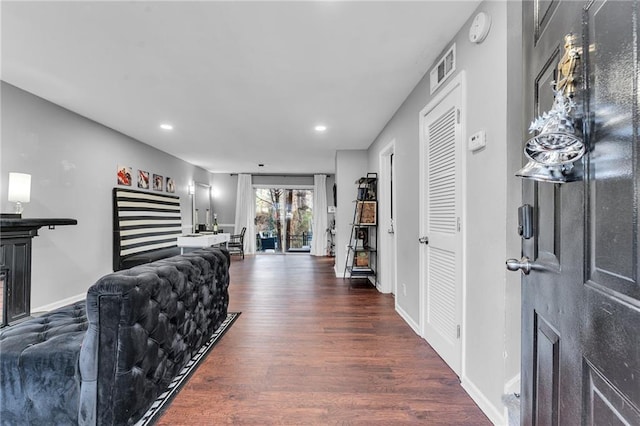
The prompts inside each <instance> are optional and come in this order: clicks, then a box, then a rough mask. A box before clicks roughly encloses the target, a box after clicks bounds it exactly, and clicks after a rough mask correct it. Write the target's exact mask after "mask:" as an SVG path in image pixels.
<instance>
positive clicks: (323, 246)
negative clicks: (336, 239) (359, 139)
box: [311, 175, 327, 256]
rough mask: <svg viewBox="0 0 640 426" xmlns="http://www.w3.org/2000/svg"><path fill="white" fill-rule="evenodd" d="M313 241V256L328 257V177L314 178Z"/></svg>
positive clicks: (319, 176) (317, 176)
mask: <svg viewBox="0 0 640 426" xmlns="http://www.w3.org/2000/svg"><path fill="white" fill-rule="evenodd" d="M311 231H312V232H313V239H312V240H311V255H313V256H326V255H327V176H326V175H315V176H314V177H313V226H312V227H311Z"/></svg>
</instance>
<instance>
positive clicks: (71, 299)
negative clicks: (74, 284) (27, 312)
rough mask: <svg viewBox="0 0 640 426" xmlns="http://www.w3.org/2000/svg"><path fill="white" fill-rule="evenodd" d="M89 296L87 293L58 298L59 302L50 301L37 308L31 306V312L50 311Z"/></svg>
mask: <svg viewBox="0 0 640 426" xmlns="http://www.w3.org/2000/svg"><path fill="white" fill-rule="evenodd" d="M86 298H87V293H86V292H85V293H80V294H76V295H75V296H71V297H67V298H66V299H62V300H58V301H57V302H53V303H49V304H48V305H42V306H38V307H35V308H31V312H34V313H35V312H49V311H52V310H54V309H58V308H61V307H63V306H66V305H69V304H71V303H75V302H79V301H81V300H83V299H86Z"/></svg>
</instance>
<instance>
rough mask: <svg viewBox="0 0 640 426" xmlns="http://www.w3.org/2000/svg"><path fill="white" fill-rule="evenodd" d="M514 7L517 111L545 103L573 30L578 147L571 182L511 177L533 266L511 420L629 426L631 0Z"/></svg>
mask: <svg viewBox="0 0 640 426" xmlns="http://www.w3.org/2000/svg"><path fill="white" fill-rule="evenodd" d="M523 10H524V16H523V24H524V25H523V27H524V41H525V42H524V46H525V54H524V58H525V62H524V70H525V85H526V87H525V116H526V117H527V119H528V120H529V119H533V118H534V117H537V116H538V115H541V114H542V113H544V112H545V111H548V110H549V108H550V106H551V102H552V101H553V93H552V91H551V89H550V87H549V86H548V83H549V81H552V80H554V79H556V78H557V76H556V75H555V74H556V69H557V63H558V61H559V60H560V58H561V57H562V55H563V53H564V46H563V38H564V36H565V35H566V34H569V33H573V34H574V35H576V36H578V37H577V44H578V48H579V49H580V61H581V65H580V66H579V67H578V70H579V75H578V77H579V78H578V81H577V86H576V87H577V91H576V94H575V97H574V101H575V103H576V107H575V108H574V111H573V115H574V118H575V119H576V128H577V129H578V136H581V137H583V139H584V140H585V143H586V145H587V148H588V149H587V155H586V156H585V158H584V159H583V160H582V161H581V162H579V163H577V164H576V167H578V168H579V171H580V173H581V174H582V175H583V176H584V180H583V181H582V182H573V183H564V184H552V183H546V182H533V181H530V180H524V181H523V184H522V190H523V202H524V203H528V204H531V205H533V206H534V209H535V216H536V223H535V232H534V237H533V238H531V239H530V240H523V241H522V254H523V255H524V256H527V257H528V258H530V259H532V260H533V270H532V272H531V273H530V274H529V275H526V276H523V280H522V283H523V287H522V419H521V421H522V423H523V424H527V425H528V424H541V425H542V424H544V425H547V424H579V423H582V424H593V425H604V424H607V425H609V424H611V425H614V424H640V408H639V407H640V374H639V372H640V327H639V326H638V324H640V285H639V284H640V283H639V282H638V276H639V275H640V272H639V268H640V266H639V262H638V245H639V242H640V240H639V234H640V232H639V231H640V230H639V227H638V209H639V206H640V197H639V195H638V192H639V188H640V173H639V167H638V161H639V160H638V158H639V156H640V152H638V150H639V147H638V84H639V81H640V80H639V79H638V75H639V72H638V46H637V40H638V36H637V21H638V1H637V0H634V1H625V2H618V1H585V2H575V1H560V0H558V1H553V2H543V1H528V2H525V3H524V9H523ZM550 10H552V13H551V14H549V11H550ZM523 137H524V139H525V140H526V139H527V138H528V137H529V135H528V134H524V135H523Z"/></svg>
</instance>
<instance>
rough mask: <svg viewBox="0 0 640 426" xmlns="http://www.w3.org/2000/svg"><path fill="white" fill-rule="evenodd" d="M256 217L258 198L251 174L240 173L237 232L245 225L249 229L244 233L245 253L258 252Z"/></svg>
mask: <svg viewBox="0 0 640 426" xmlns="http://www.w3.org/2000/svg"><path fill="white" fill-rule="evenodd" d="M255 218H256V199H255V194H254V192H253V186H252V184H251V175H247V174H239V175H238V197H237V198H236V222H235V232H234V233H235V234H239V233H240V231H242V228H243V227H246V228H247V230H246V231H245V234H244V253H245V254H254V253H255V252H256V231H255V226H254V220H255Z"/></svg>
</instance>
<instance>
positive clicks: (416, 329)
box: [396, 299, 422, 337]
mask: <svg viewBox="0 0 640 426" xmlns="http://www.w3.org/2000/svg"><path fill="white" fill-rule="evenodd" d="M396 312H397V313H398V315H400V316H401V317H402V319H403V320H404V321H405V322H406V323H407V324H409V327H411V329H412V330H413V331H414V332H415V333H416V334H417V335H418V336H420V324H418V323H416V322H415V321H414V320H413V318H411V316H410V315H409V314H407V313H406V312H405V311H404V309H402V308H401V307H400V305H398V300H397V299H396ZM420 337H422V336H420Z"/></svg>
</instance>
